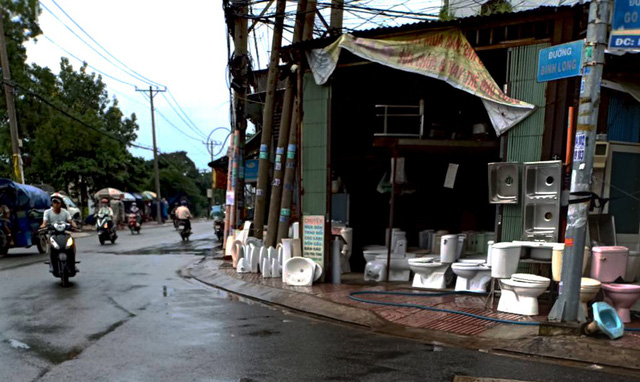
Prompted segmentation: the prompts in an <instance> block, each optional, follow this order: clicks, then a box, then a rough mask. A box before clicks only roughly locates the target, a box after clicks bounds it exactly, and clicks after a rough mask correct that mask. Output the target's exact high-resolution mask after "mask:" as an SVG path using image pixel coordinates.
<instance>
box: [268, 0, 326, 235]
mask: <svg viewBox="0 0 640 382" xmlns="http://www.w3.org/2000/svg"><path fill="white" fill-rule="evenodd" d="M316 6H317V4H316V1H315V0H308V2H307V11H306V13H305V21H304V28H303V29H302V30H303V32H302V36H300V38H301V41H304V40H309V39H311V38H313V23H314V20H315V12H316ZM297 65H298V70H297V72H296V74H297V77H298V79H297V81H296V98H295V102H294V108H293V116H292V118H291V128H290V129H289V144H288V145H287V162H286V165H285V173H284V182H283V183H284V186H283V190H282V198H281V200H280V219H279V221H278V237H277V241H278V242H279V241H280V240H282V239H283V238H285V237H287V236H288V235H289V222H290V220H291V203H292V200H293V190H294V189H295V180H296V167H297V163H298V160H297V158H298V155H300V153H299V151H300V150H298V134H299V133H300V127H301V125H302V113H303V110H302V94H303V86H302V79H303V70H302V63H301V62H298V63H297ZM298 203H300V200H298Z"/></svg>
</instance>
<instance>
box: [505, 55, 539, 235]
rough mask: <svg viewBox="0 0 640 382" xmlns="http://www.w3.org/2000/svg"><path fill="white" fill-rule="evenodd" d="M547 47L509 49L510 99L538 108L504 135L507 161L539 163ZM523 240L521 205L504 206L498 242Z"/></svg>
mask: <svg viewBox="0 0 640 382" xmlns="http://www.w3.org/2000/svg"><path fill="white" fill-rule="evenodd" d="M548 46H549V44H539V45H529V46H521V47H516V48H512V49H510V50H509V60H508V65H509V67H508V69H507V70H508V75H509V96H511V97H513V98H516V99H519V100H522V101H526V102H529V103H532V104H534V105H536V106H537V107H538V109H537V110H536V111H534V112H533V114H532V115H530V116H529V117H528V118H526V119H525V120H524V121H522V122H520V123H519V124H517V125H516V126H514V127H513V128H511V129H510V130H509V132H508V135H507V139H506V142H507V156H506V158H505V161H507V162H520V163H522V162H533V161H539V160H540V158H541V151H542V135H543V133H544V113H545V105H546V90H547V84H546V82H542V83H539V82H537V81H536V73H537V66H538V65H537V64H538V51H539V50H540V49H543V48H546V47H548ZM521 237H522V206H521V205H520V204H518V205H505V206H504V208H503V210H502V238H501V241H512V240H520V239H521Z"/></svg>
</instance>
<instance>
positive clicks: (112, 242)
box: [110, 236, 117, 244]
mask: <svg viewBox="0 0 640 382" xmlns="http://www.w3.org/2000/svg"><path fill="white" fill-rule="evenodd" d="M116 239H117V237H115V236H114V237H112V238H111V239H110V240H111V244H115V243H116Z"/></svg>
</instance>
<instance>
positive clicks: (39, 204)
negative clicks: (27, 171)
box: [0, 178, 51, 210]
mask: <svg viewBox="0 0 640 382" xmlns="http://www.w3.org/2000/svg"><path fill="white" fill-rule="evenodd" d="M0 203H1V204H6V205H7V206H8V207H9V208H11V209H21V210H32V209H37V210H44V209H47V208H49V207H51V197H50V196H49V194H48V193H47V192H45V191H42V190H41V189H39V188H37V187H34V186H29V185H26V184H19V183H16V182H14V181H12V180H10V179H3V178H0Z"/></svg>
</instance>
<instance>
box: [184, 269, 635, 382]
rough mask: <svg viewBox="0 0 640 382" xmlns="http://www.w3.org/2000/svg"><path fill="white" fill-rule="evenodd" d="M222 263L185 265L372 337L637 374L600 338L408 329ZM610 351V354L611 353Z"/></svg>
mask: <svg viewBox="0 0 640 382" xmlns="http://www.w3.org/2000/svg"><path fill="white" fill-rule="evenodd" d="M224 263H225V262H224V261H223V260H207V259H205V260H203V261H200V262H198V263H196V264H192V265H190V266H189V267H187V269H186V271H187V273H188V274H189V275H190V276H191V277H192V278H194V279H196V280H198V281H200V282H202V283H204V284H207V285H210V286H213V287H216V288H219V289H222V290H225V291H228V292H230V293H233V294H236V295H239V296H242V297H245V298H250V299H254V300H259V301H262V302H264V303H267V304H271V305H277V306H282V307H284V308H287V309H291V310H295V311H299V312H302V313H306V314H311V315H315V316H319V317H322V318H325V319H330V320H333V321H339V322H342V323H346V324H352V325H357V326H360V327H364V328H368V329H370V330H372V331H374V332H376V333H380V334H387V335H393V336H399V337H404V338H408V339H414V340H420V341H424V342H429V343H431V344H434V345H441V346H450V347H460V348H465V349H470V350H478V351H482V352H490V353H496V354H502V355H511V356H516V357H523V356H524V357H531V356H533V357H536V358H538V359H539V360H541V361H543V362H552V363H557V362H558V361H566V362H568V363H572V364H574V365H575V366H582V367H584V366H585V365H594V364H598V365H603V366H605V367H613V368H620V369H623V370H620V371H617V370H608V371H609V372H617V373H620V374H626V375H629V374H631V375H640V350H636V349H628V348H625V349H621V348H616V347H615V345H610V342H608V341H606V340H601V339H592V338H585V337H567V336H558V337H541V336H535V335H534V336H528V337H524V338H518V339H505V338H490V337H482V336H465V335H460V334H455V333H448V332H444V331H435V330H430V329H424V328H414V327H408V326H404V325H400V324H396V323H393V322H390V321H387V320H385V319H384V318H382V317H381V316H379V315H378V314H377V313H375V312H373V311H370V310H365V309H360V308H357V307H352V306H348V305H344V304H341V303H337V302H333V301H328V300H326V299H323V298H320V297H316V296H314V295H311V294H308V293H305V290H304V289H305V288H300V290H299V291H291V290H285V289H280V288H277V287H271V286H267V285H262V284H255V283H251V282H246V281H243V280H240V279H238V278H235V277H232V276H229V275H227V274H226V273H225V272H221V271H220V270H219V269H220V267H221V266H222V264H224ZM612 351H613V352H612Z"/></svg>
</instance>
